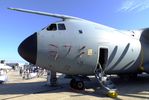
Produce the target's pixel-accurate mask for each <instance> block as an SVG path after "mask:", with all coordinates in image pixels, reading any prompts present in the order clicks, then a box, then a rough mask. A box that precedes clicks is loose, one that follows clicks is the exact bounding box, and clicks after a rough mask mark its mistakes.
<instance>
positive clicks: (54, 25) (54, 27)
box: [47, 24, 57, 31]
mask: <svg viewBox="0 0 149 100" xmlns="http://www.w3.org/2000/svg"><path fill="white" fill-rule="evenodd" d="M47 30H48V31H56V30H57V27H56V24H51V25H50V26H48V27H47Z"/></svg>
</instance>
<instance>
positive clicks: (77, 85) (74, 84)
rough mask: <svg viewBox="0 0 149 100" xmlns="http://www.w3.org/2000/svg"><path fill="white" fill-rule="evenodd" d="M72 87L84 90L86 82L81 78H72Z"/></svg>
mask: <svg viewBox="0 0 149 100" xmlns="http://www.w3.org/2000/svg"><path fill="white" fill-rule="evenodd" d="M70 87H71V88H73V89H77V90H83V89H84V82H83V81H81V80H79V81H77V80H76V79H72V80H71V81H70Z"/></svg>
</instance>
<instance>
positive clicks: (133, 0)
mask: <svg viewBox="0 0 149 100" xmlns="http://www.w3.org/2000/svg"><path fill="white" fill-rule="evenodd" d="M146 9H149V0H125V1H124V2H123V4H122V5H121V7H120V8H119V9H118V11H120V12H131V11H137V12H140V11H143V10H146Z"/></svg>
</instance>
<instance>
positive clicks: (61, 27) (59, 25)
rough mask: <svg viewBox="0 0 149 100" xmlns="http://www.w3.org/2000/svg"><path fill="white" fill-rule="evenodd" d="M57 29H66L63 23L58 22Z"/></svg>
mask: <svg viewBox="0 0 149 100" xmlns="http://www.w3.org/2000/svg"><path fill="white" fill-rule="evenodd" d="M58 30H66V27H65V25H64V24H58Z"/></svg>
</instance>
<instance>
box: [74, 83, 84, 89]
mask: <svg viewBox="0 0 149 100" xmlns="http://www.w3.org/2000/svg"><path fill="white" fill-rule="evenodd" d="M76 86H77V89H78V90H84V82H83V81H77V82H76Z"/></svg>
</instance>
